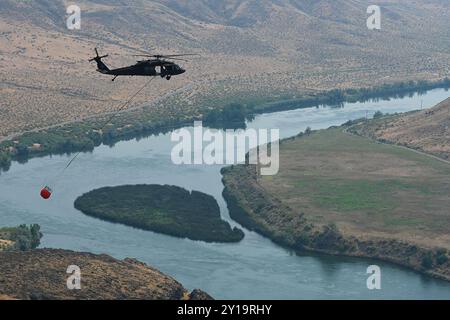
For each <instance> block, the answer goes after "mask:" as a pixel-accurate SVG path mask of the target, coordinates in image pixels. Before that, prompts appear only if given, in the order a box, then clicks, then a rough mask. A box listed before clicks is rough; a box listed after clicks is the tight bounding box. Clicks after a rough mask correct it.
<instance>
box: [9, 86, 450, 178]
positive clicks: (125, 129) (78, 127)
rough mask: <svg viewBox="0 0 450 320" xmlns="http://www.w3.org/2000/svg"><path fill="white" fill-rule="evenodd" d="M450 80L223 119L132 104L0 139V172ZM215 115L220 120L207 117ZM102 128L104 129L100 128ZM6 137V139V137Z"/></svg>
mask: <svg viewBox="0 0 450 320" xmlns="http://www.w3.org/2000/svg"><path fill="white" fill-rule="evenodd" d="M449 88H450V79H449V78H444V79H442V80H439V81H433V82H430V81H417V82H414V81H411V82H399V83H393V84H385V85H382V86H378V87H373V88H357V89H346V90H330V91H324V92H319V93H317V94H315V95H306V96H302V97H300V98H296V99H290V100H278V101H272V102H267V103H262V104H258V105H254V104H252V103H247V104H245V102H244V103H243V104H242V105H240V106H241V107H242V108H241V109H240V110H238V111H237V112H236V113H234V114H232V115H231V116H230V117H231V118H227V116H228V114H227V113H226V112H224V110H225V109H226V108H224V109H213V110H210V112H209V113H207V114H205V115H202V116H201V117H199V116H198V115H183V114H182V115H178V116H172V117H171V118H169V119H168V118H167V117H165V116H163V115H159V117H157V118H156V119H154V118H152V116H150V117H151V118H146V111H145V108H140V109H139V110H138V109H136V108H133V109H131V110H124V111H121V112H119V113H118V117H116V119H114V122H113V123H108V124H107V125H106V126H105V125H100V123H102V121H104V118H105V116H106V115H108V114H110V113H107V114H102V115H98V116H92V117H88V118H86V119H82V120H77V121H73V122H66V123H61V124H55V125H51V126H47V127H44V128H37V129H33V130H30V131H26V132H23V133H20V134H18V135H14V136H12V135H9V136H7V137H3V138H0V174H1V172H2V171H3V172H6V171H8V170H9V168H10V166H11V163H12V162H13V161H18V162H20V163H26V162H27V161H28V160H29V159H32V158H35V157H45V156H49V155H61V154H72V153H75V152H90V151H92V150H93V149H94V148H95V147H98V146H100V145H103V144H104V145H109V146H113V145H114V144H115V143H117V142H119V141H128V140H132V139H136V138H145V137H148V136H151V135H157V134H161V133H167V132H170V131H172V130H175V129H177V128H181V127H183V126H189V125H191V124H192V123H193V121H195V120H203V121H204V122H205V125H206V126H209V127H212V128H226V127H232V128H236V129H237V128H242V127H245V121H246V120H248V119H251V118H252V117H253V116H255V115H258V114H264V113H273V112H281V111H287V110H294V109H302V108H310V107H318V106H323V105H342V104H343V103H345V102H348V103H352V102H364V101H371V100H376V99H389V98H396V97H397V98H399V97H404V96H406V95H408V94H416V93H421V92H427V91H430V90H434V89H449ZM217 116H218V117H219V119H218V120H209V119H215V118H217ZM102 127H105V128H104V129H102V130H99V129H98V128H102ZM5 139H7V140H5Z"/></svg>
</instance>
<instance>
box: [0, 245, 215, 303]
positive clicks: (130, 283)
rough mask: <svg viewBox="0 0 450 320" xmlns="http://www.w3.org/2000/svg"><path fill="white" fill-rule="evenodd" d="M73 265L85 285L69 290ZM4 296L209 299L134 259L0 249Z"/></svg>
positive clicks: (0, 291)
mask: <svg viewBox="0 0 450 320" xmlns="http://www.w3.org/2000/svg"><path fill="white" fill-rule="evenodd" d="M70 265H76V266H78V267H79V268H80V270H81V289H80V290H69V289H68V288H67V279H68V278H69V276H70V275H71V274H68V273H66V271H67V268H68V267H69V266H70ZM0 270H1V271H2V272H1V273H0V300H2V299H25V300H29V299H33V300H35V299H37V300H41V299H45V300H47V299H100V300H103V299H107V300H110V299H143V300H156V299H158V300H161V299H164V300H180V299H185V300H188V299H208V298H210V297H209V296H208V295H207V294H205V293H204V292H202V291H200V290H194V291H193V292H192V293H191V294H189V292H188V291H187V290H186V289H185V288H183V286H182V285H181V284H180V283H178V282H177V281H175V280H174V279H172V278H170V277H168V276H166V275H164V274H162V273H161V272H159V271H158V270H156V269H153V268H151V267H149V266H147V265H145V264H144V263H141V262H139V261H137V260H134V259H125V260H123V261H120V260H116V259H114V258H112V257H110V256H107V255H94V254H91V253H77V252H73V251H67V250H56V249H38V250H31V251H26V252H17V251H16V252H0Z"/></svg>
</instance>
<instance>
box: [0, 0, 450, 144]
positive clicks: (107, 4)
mask: <svg viewBox="0 0 450 320" xmlns="http://www.w3.org/2000/svg"><path fill="white" fill-rule="evenodd" d="M77 3H78V4H79V5H80V7H81V10H82V15H81V19H82V20H81V29H80V30H68V29H67V28H66V21H65V20H66V18H67V16H68V15H67V14H66V6H68V5H69V2H67V1H63V0H33V1H17V0H2V1H1V3H0V35H1V36H0V77H1V78H0V95H1V101H0V115H1V116H0V137H6V136H10V135H11V134H14V133H17V132H22V131H24V130H30V129H33V128H38V127H44V126H48V125H53V124H55V123H62V122H66V121H74V120H79V119H82V118H85V117H88V116H93V115H96V114H99V113H103V112H106V111H110V110H114V109H115V108H117V107H118V105H119V104H120V103H121V102H122V101H123V100H124V99H126V98H127V97H128V96H129V95H130V94H131V93H132V92H133V91H135V90H136V88H137V87H138V86H141V85H142V84H143V82H144V80H143V79H140V78H123V79H120V78H119V79H117V80H116V82H111V81H110V77H106V76H103V75H100V74H99V73H97V72H95V66H94V65H93V64H90V63H89V62H88V61H87V60H88V59H89V58H91V57H92V56H93V48H94V47H98V48H99V49H100V51H101V53H102V54H106V53H109V54H110V56H109V57H108V58H107V59H105V62H106V63H107V64H108V65H109V66H111V67H118V66H122V65H127V64H132V63H134V61H135V60H136V58H135V57H133V56H131V54H136V53H142V52H148V51H152V52H162V53H179V52H181V53H186V52H187V53H199V54H201V57H199V58H195V59H192V60H191V61H189V62H183V63H181V64H182V65H183V67H185V68H186V69H187V70H188V72H187V73H186V74H184V75H182V76H181V77H178V78H174V79H172V80H171V81H165V80H162V79H156V80H154V81H153V82H152V84H151V86H150V87H148V88H147V89H146V90H145V92H144V93H143V94H141V95H140V96H139V97H138V98H137V99H136V100H135V102H134V104H132V105H130V106H129V107H130V108H133V107H139V106H142V105H143V104H145V105H147V106H148V107H149V108H148V110H147V112H148V113H149V114H153V113H154V114H167V115H171V114H186V115H196V114H201V113H202V112H204V110H205V108H215V107H221V106H222V105H223V102H224V101H226V100H228V99H230V97H233V98H234V99H237V100H239V99H248V98H249V97H253V96H254V97H257V98H260V97H263V98H264V97H271V98H274V97H275V98H276V97H280V98H281V97H295V96H299V95H302V94H303V93H305V92H314V91H318V90H326V89H331V88H349V87H372V86H374V85H377V84H381V83H385V82H388V83H392V82H396V81H400V80H401V81H408V80H417V79H428V80H436V79H442V78H444V77H446V76H448V74H449V62H450V52H449V50H450V49H449V48H450V42H449V41H450V37H449V33H448V32H449V31H448V30H450V28H449V26H450V25H449V21H450V19H449V18H450V14H449V11H450V7H449V6H448V2H447V1H446V0H425V1H408V0H390V1H383V2H382V3H380V6H381V9H382V29H381V30H368V29H367V27H366V19H367V17H368V16H369V15H368V14H367V13H366V9H367V7H368V6H369V5H371V4H373V1H366V0H353V1H344V0H321V1H306V0H293V1H292V0H290V1H288V0H278V1H274V0H262V1H261V0H226V1H203V0H192V1H173V0H154V1H151V0H132V1H121V0H109V1H104V0H83V1H78V2H77ZM0 139H1V138H0Z"/></svg>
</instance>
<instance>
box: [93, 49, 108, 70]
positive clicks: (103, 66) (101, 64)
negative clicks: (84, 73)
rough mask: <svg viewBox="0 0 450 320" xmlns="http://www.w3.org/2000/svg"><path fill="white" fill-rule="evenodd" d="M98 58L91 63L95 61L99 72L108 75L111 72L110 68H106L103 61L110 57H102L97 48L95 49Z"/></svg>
mask: <svg viewBox="0 0 450 320" xmlns="http://www.w3.org/2000/svg"><path fill="white" fill-rule="evenodd" d="M94 50H95V54H96V55H97V56H96V57H94V58H92V59H89V62H92V61H95V62H97V68H98V71H99V72H102V73H107V72H108V71H109V68H108V67H107V66H106V64H104V63H103V61H102V59H103V58H106V57H108V56H109V55H104V56H100V55H99V54H98V50H97V48H95V49H94Z"/></svg>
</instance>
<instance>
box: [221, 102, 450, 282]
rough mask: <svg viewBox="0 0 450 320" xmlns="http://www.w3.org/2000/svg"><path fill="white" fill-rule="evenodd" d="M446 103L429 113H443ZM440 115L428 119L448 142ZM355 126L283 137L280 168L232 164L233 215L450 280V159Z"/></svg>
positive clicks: (290, 240) (267, 229) (298, 240)
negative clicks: (268, 172)
mask: <svg viewBox="0 0 450 320" xmlns="http://www.w3.org/2000/svg"><path fill="white" fill-rule="evenodd" d="M447 102H448V101H446V102H444V103H441V104H439V105H438V106H436V107H434V108H432V109H430V110H428V111H427V113H428V114H430V115H432V114H439V113H440V112H442V109H443V106H445V105H447ZM413 115H414V114H413ZM415 115H416V116H420V115H421V116H422V117H423V116H424V114H423V113H422V114H415ZM409 116H411V115H406V116H397V117H399V119H397V120H396V121H401V119H402V118H403V117H409ZM434 120H435V121H434V122H432V121H429V122H428V123H423V125H424V126H428V130H427V134H428V136H429V137H430V136H433V141H434V142H436V141H440V142H441V143H442V144H446V143H445V142H444V139H447V137H446V135H445V134H444V132H443V131H442V130H441V128H440V126H439V125H438V124H439V123H440V121H441V120H442V117H436V118H435V119H434ZM379 121H380V120H373V121H364V120H363V125H361V126H367V127H369V128H370V127H371V126H373V125H375V124H376V123H379ZM408 123H409V122H404V123H403V125H399V130H398V131H400V132H407V131H408V128H409V127H410V126H409V125H407V124H408ZM388 127H389V126H388ZM431 128H434V129H431ZM346 129H347V128H345V127H337V128H330V129H326V130H320V131H316V132H312V133H310V134H302V135H299V136H298V137H295V138H291V139H287V140H285V141H283V142H282V144H281V146H280V163H281V165H280V172H279V173H278V174H277V175H275V176H258V175H256V174H255V168H254V167H252V166H245V165H241V166H235V167H233V168H227V169H225V170H224V183H225V187H226V189H225V192H224V196H225V197H226V198H227V200H228V205H229V208H230V211H231V216H232V217H233V218H234V219H236V220H237V221H239V222H241V223H243V224H244V225H245V226H247V227H250V228H252V229H254V230H256V231H259V232H261V233H263V234H265V235H268V236H269V237H271V238H272V239H274V240H275V241H278V242H281V243H283V244H285V245H288V246H291V247H294V248H297V249H302V248H306V249H310V250H317V251H322V252H328V253H333V254H346V255H354V256H366V257H376V258H381V259H385V260H388V261H393V262H396V263H399V264H402V265H406V266H409V267H412V268H414V269H416V270H420V271H424V272H426V273H429V274H432V275H436V276H439V277H442V278H445V279H450V265H449V258H448V251H449V249H450V215H449V210H448V208H449V207H450V196H449V195H450V183H449V181H450V164H449V163H447V162H446V161H442V160H440V159H438V158H435V157H434V156H432V155H427V154H421V153H418V152H416V151H415V150H411V149H407V148H402V147H400V146H396V145H391V144H382V143H378V142H377V141H373V140H370V139H368V138H366V137H360V136H356V135H352V134H350V133H348V132H346ZM375 131H376V130H375ZM409 137H410V138H411V139H412V137H413V135H410V136H409ZM423 139H424V140H426V139H427V138H426V137H423ZM418 140H420V139H418ZM427 145H428V144H427ZM424 149H425V148H424ZM433 150H434V149H433ZM244 190H245V192H243V191H244Z"/></svg>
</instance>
